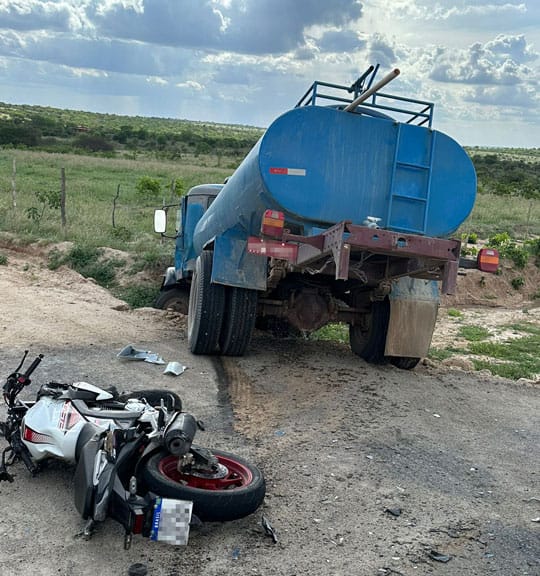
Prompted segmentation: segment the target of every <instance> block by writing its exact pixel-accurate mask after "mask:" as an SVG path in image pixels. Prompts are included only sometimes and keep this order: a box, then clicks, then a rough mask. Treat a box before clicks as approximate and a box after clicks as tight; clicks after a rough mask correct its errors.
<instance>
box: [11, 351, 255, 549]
mask: <svg viewBox="0 0 540 576" xmlns="http://www.w3.org/2000/svg"><path fill="white" fill-rule="evenodd" d="M27 354H28V352H27V351H26V352H25V353H24V356H23V358H22V360H21V362H20V364H19V366H18V367H17V368H16V370H15V371H14V372H13V373H12V374H10V375H9V376H8V378H7V380H6V383H5V384H4V386H3V397H4V401H5V403H6V405H7V418H6V421H5V422H1V423H0V435H2V436H4V438H5V439H6V441H7V443H8V446H7V448H5V449H4V451H3V453H2V459H1V463H0V480H7V481H10V482H13V480H14V478H13V475H12V474H10V472H9V471H8V467H10V466H12V465H13V464H15V463H16V462H18V461H22V462H23V463H24V465H25V466H26V468H27V469H28V470H29V471H30V473H31V474H32V475H36V474H37V473H38V472H39V471H40V470H41V469H42V468H43V467H44V465H45V463H46V462H47V461H48V460H49V459H51V458H56V459H59V460H62V461H64V462H67V463H70V464H74V465H75V477H74V497H75V506H76V508H77V510H78V512H79V513H80V514H81V516H82V517H83V518H84V519H85V520H87V523H86V526H85V529H84V534H85V535H86V536H87V537H90V536H91V534H92V532H93V530H94V528H95V526H96V524H97V523H98V522H102V521H104V520H105V519H106V518H107V517H111V518H114V519H115V520H117V521H118V522H119V523H120V524H121V525H122V526H123V527H124V528H125V542H124V545H125V547H126V548H127V547H129V546H130V544H131V540H132V535H133V534H142V535H143V536H147V537H150V538H151V539H153V540H160V541H164V542H168V543H171V544H186V543H187V539H188V534H189V527H190V522H192V521H193V520H192V517H193V516H194V517H196V518H198V519H199V520H201V521H227V520H234V519H237V518H242V517H244V516H247V515H249V514H251V513H252V512H254V511H255V510H256V509H257V508H258V507H259V506H260V505H261V503H262V501H263V498H264V495H265V482H264V478H263V476H262V474H261V472H260V470H259V469H258V468H257V467H256V466H254V465H253V464H251V463H249V462H247V461H246V460H244V459H243V458H240V457H238V456H235V455H233V454H229V453H228V452H223V451H221V450H209V449H207V448H202V447H200V446H196V445H195V444H193V440H194V437H195V433H196V431H197V429H198V428H202V424H201V423H200V422H198V421H197V420H196V419H195V417H194V416H193V415H191V414H189V413H187V412H183V411H182V403H181V400H180V398H179V397H178V396H177V395H176V394H173V393H170V392H167V391H163V390H145V391H139V392H136V393H132V394H127V395H123V396H122V395H119V394H118V393H116V392H115V391H113V392H111V391H108V390H103V389H101V388H99V387H97V386H94V385H92V384H89V383H87V382H75V383H72V384H61V383H58V382H49V383H48V384H44V385H42V386H41V387H40V388H39V391H38V393H37V397H36V400H35V401H26V400H21V399H20V398H19V394H20V393H21V391H22V390H23V389H24V388H25V387H26V386H28V385H29V384H30V383H31V379H30V376H31V375H32V373H33V372H34V370H35V369H36V368H37V366H38V365H39V363H40V362H41V360H42V358H43V355H41V354H40V355H39V356H38V357H36V358H35V359H34V360H33V362H32V363H31V364H30V366H29V367H28V368H27V369H26V371H24V372H21V370H22V369H23V365H24V363H25V360H26V357H27Z"/></svg>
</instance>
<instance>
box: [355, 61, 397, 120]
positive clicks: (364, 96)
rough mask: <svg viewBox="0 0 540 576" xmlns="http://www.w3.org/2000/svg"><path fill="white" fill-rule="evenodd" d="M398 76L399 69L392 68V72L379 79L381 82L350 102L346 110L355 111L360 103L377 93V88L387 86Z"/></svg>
mask: <svg viewBox="0 0 540 576" xmlns="http://www.w3.org/2000/svg"><path fill="white" fill-rule="evenodd" d="M397 76H399V69H398V68H394V70H392V72H389V73H388V74H387V75H386V76H385V77H384V78H383V79H382V80H379V82H377V84H375V86H372V87H371V88H370V89H369V90H366V91H365V92H363V93H362V94H360V96H358V98H356V99H355V100H353V101H352V102H351V103H350V104H348V105H347V106H346V107H345V108H344V110H345V112H353V111H354V109H355V108H356V107H357V106H358V105H359V104H361V103H362V102H365V101H366V100H367V99H368V98H369V97H370V96H371V95H373V94H375V92H377V90H380V89H381V88H382V87H383V86H386V85H387V84H388V83H389V82H391V81H392V80H393V79H394V78H396V77H397Z"/></svg>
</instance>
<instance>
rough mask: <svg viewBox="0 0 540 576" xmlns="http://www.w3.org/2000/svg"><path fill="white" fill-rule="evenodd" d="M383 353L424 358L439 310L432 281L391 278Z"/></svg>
mask: <svg viewBox="0 0 540 576" xmlns="http://www.w3.org/2000/svg"><path fill="white" fill-rule="evenodd" d="M388 298H389V300H390V320H389V324H388V333H387V336H386V347H385V351H384V353H385V356H405V357H410V358H424V357H425V356H427V354H428V351H429V347H430V345H431V338H432V336H433V331H434V329H435V322H436V320H437V312H438V309H439V301H440V297H439V289H438V285H437V282H436V281H434V280H421V279H418V278H410V277H409V276H405V277H402V278H398V279H397V280H393V281H392V290H391V292H390V294H389V296H388Z"/></svg>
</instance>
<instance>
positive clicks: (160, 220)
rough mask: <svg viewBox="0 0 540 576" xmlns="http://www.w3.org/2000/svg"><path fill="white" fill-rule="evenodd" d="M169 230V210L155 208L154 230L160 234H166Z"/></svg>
mask: <svg viewBox="0 0 540 576" xmlns="http://www.w3.org/2000/svg"><path fill="white" fill-rule="evenodd" d="M166 230H167V211H166V210H162V209H159V210H154V232H157V233H158V234H165V231H166Z"/></svg>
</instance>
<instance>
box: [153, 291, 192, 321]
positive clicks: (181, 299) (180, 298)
mask: <svg viewBox="0 0 540 576" xmlns="http://www.w3.org/2000/svg"><path fill="white" fill-rule="evenodd" d="M154 308H159V309H160V310H173V311H174V312H180V313H181V314H184V315H187V313H188V310H189V290H188V287H187V286H185V287H183V288H180V287H177V286H173V287H172V288H166V289H164V290H162V291H161V292H160V293H159V294H158V297H157V298H156V299H155V301H154Z"/></svg>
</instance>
